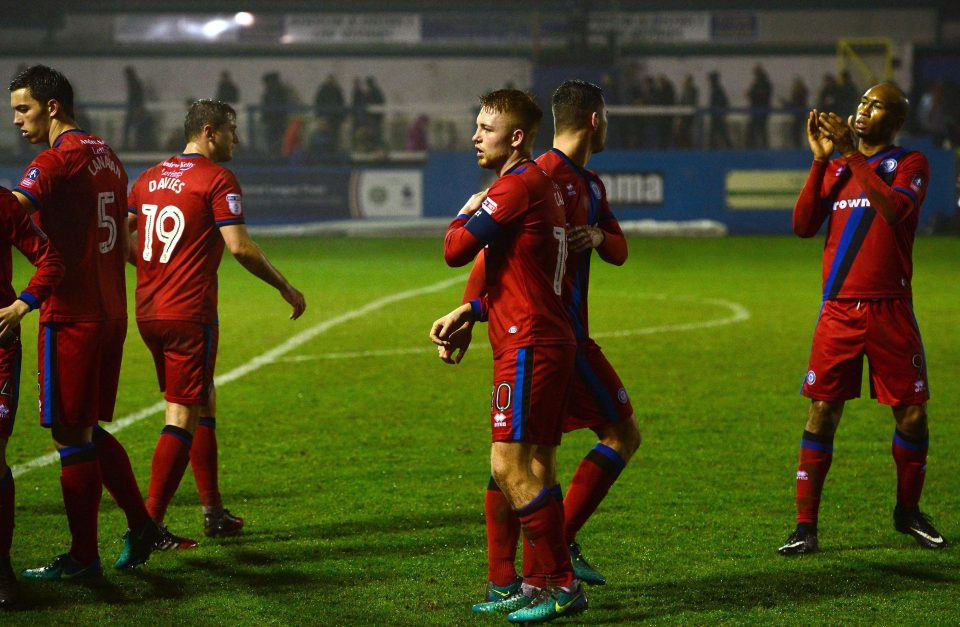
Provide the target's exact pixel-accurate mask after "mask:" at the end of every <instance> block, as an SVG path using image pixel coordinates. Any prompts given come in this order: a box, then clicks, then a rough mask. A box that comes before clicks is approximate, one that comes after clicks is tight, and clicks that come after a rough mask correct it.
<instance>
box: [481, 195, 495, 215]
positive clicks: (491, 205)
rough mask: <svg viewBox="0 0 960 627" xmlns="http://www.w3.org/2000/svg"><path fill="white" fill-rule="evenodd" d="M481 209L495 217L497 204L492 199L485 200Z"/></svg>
mask: <svg viewBox="0 0 960 627" xmlns="http://www.w3.org/2000/svg"><path fill="white" fill-rule="evenodd" d="M480 208H481V209H483V210H484V211H486V212H487V213H489V214H490V215H493V212H494V211H496V210H497V202H496V201H495V200H493V199H492V198H484V199H483V203H482V204H481V205H480Z"/></svg>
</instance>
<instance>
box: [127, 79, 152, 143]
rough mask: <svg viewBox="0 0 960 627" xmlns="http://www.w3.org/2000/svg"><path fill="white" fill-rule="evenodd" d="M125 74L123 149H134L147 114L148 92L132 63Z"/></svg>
mask: <svg viewBox="0 0 960 627" xmlns="http://www.w3.org/2000/svg"><path fill="white" fill-rule="evenodd" d="M123 74H124V79H125V81H126V84H127V108H126V113H125V114H124V118H123V149H124V150H134V149H135V143H136V142H135V141H134V140H135V139H137V138H139V137H140V134H141V133H142V131H140V130H139V127H140V126H141V125H142V124H143V123H144V118H145V116H146V114H147V107H146V94H145V93H144V89H143V83H142V82H141V81H140V77H139V76H137V70H136V69H134V67H133V66H132V65H128V66H127V67H125V68H124V69H123Z"/></svg>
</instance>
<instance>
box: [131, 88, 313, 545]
mask: <svg viewBox="0 0 960 627" xmlns="http://www.w3.org/2000/svg"><path fill="white" fill-rule="evenodd" d="M184 135H185V137H186V141H187V145H186V148H185V149H184V151H183V153H182V154H180V155H177V156H173V157H170V158H169V159H166V160H164V161H163V162H161V163H159V164H158V165H156V166H154V167H152V168H150V169H149V170H147V171H146V172H144V173H143V174H142V175H140V177H139V178H138V179H137V181H136V183H134V185H133V189H132V190H131V192H130V209H129V210H130V215H129V218H128V222H129V227H130V229H131V230H132V231H135V232H137V233H138V242H137V245H135V246H133V249H134V250H133V256H134V257H135V259H136V261H135V263H136V266H137V327H138V328H139V330H140V335H141V336H142V337H143V340H144V342H146V344H147V347H148V348H149V349H150V352H151V353H152V355H153V360H154V365H155V367H156V370H157V380H158V382H159V384H160V390H161V391H162V392H163V393H164V399H165V400H166V401H167V408H166V419H165V426H164V427H163V430H162V431H161V433H160V439H159V441H158V442H157V447H156V449H155V450H154V455H153V465H152V469H151V473H150V488H149V490H148V496H147V509H148V511H149V512H150V516H151V517H152V518H153V519H154V520H155V521H156V522H157V523H160V524H162V523H163V518H164V515H165V514H166V510H167V506H168V505H169V504H170V500H171V499H172V498H173V495H174V493H176V491H177V487H178V486H179V485H180V481H181V480H182V478H183V474H184V472H185V471H186V467H187V464H188V463H189V464H192V466H193V474H194V477H195V479H196V482H197V488H198V490H199V492H200V501H201V503H202V505H203V513H204V525H203V531H204V534H205V535H207V536H223V535H231V534H235V533H238V532H239V531H240V530H241V528H242V527H243V519H242V518H239V517H237V516H234V515H232V514H231V513H230V512H229V511H228V510H226V509H224V507H223V500H222V498H221V495H220V488H219V482H218V477H217V440H216V418H215V415H216V406H215V392H214V388H213V373H214V366H215V364H216V358H217V343H218V337H219V331H218V325H217V268H218V267H219V266H220V260H221V258H222V257H223V249H224V248H225V247H226V248H229V250H230V252H231V253H232V254H233V255H234V256H235V257H236V258H237V260H238V261H239V262H240V263H241V264H242V265H243V266H244V268H246V269H247V270H248V271H249V272H251V273H252V274H254V275H255V276H257V277H258V278H260V279H262V280H263V281H265V282H266V283H268V284H270V285H272V286H273V287H275V288H277V290H279V292H280V295H281V297H282V298H283V299H284V300H285V301H287V302H288V303H289V304H290V305H291V306H292V307H293V313H292V314H291V315H290V318H291V319H296V318H298V317H300V315H301V314H302V313H303V311H304V308H305V307H306V301H305V300H304V298H303V294H301V293H300V292H299V291H298V290H297V289H296V288H294V287H293V286H292V285H290V283H289V282H288V281H287V280H286V279H285V278H284V277H283V275H282V274H280V272H279V271H277V269H276V268H274V267H273V265H272V264H271V263H270V262H269V260H267V258H266V256H265V255H264V254H263V252H262V251H261V250H260V248H259V247H258V246H257V245H256V244H255V243H254V242H253V240H252V239H250V236H249V235H248V234H247V229H246V226H245V224H244V216H243V201H242V192H241V190H240V185H239V184H238V183H237V180H236V178H235V177H234V176H233V173H232V172H230V171H229V170H227V169H226V168H224V167H222V166H220V165H218V164H219V163H221V162H225V161H229V160H230V159H231V158H232V157H233V148H234V146H235V145H236V144H237V143H238V138H237V116H236V113H235V112H234V110H233V108H231V107H230V105H227V104H225V103H223V102H216V101H212V100H198V101H197V102H195V103H193V104H192V105H191V106H190V109H189V110H188V112H187V116H186V120H185V121H184ZM156 546H157V548H158V549H176V548H181V549H187V548H192V547H195V546H197V543H196V541H194V540H191V539H190V538H185V537H180V536H176V535H174V534H173V533H171V532H170V531H169V530H167V528H166V527H162V536H161V538H160V540H159V541H158V542H157V545H156Z"/></svg>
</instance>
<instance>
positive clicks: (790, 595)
mask: <svg viewBox="0 0 960 627" xmlns="http://www.w3.org/2000/svg"><path fill="white" fill-rule="evenodd" d="M957 584H960V572H957V570H956V566H955V564H954V563H953V562H952V561H950V562H944V563H942V564H925V565H918V564H905V563H904V561H903V560H894V559H891V560H882V561H871V560H865V559H858V560H852V561H850V562H849V563H848V564H845V565H843V566H840V565H833V566H831V567H818V568H815V569H802V570H799V569H798V570H797V571H778V572H770V571H767V572H755V573H748V574H731V575H712V576H709V577H704V578H701V579H678V580H673V581H660V582H658V583H655V584H653V585H650V586H642V587H635V588H632V589H630V590H629V591H628V594H627V595H617V596H619V597H620V598H619V599H611V600H609V601H605V600H604V598H603V595H604V592H603V591H598V590H597V589H593V590H592V592H593V595H591V596H592V597H595V600H594V602H593V603H592V604H591V605H592V607H591V615H592V616H591V618H592V619H596V620H597V621H599V622H603V623H604V624H617V623H619V624H631V623H636V622H638V621H641V620H652V619H661V620H662V619H669V618H672V617H676V616H678V615H682V614H685V613H686V614H689V613H691V612H693V613H706V612H730V613H732V614H734V615H737V614H738V613H742V612H744V611H748V610H751V609H774V608H781V607H795V606H803V605H808V604H816V603H821V602H824V601H828V602H829V601H832V600H840V599H843V598H855V597H858V596H862V595H866V596H871V595H872V596H876V595H884V594H891V595H892V594H903V593H905V592H914V591H916V592H924V593H930V592H934V590H933V588H932V587H931V586H936V585H943V586H951V587H952V586H956V585H957ZM615 590H616V588H613V587H612V588H611V590H610V592H614V591H615ZM588 592H590V590H588ZM611 596H612V595H611ZM626 599H632V601H629V600H626Z"/></svg>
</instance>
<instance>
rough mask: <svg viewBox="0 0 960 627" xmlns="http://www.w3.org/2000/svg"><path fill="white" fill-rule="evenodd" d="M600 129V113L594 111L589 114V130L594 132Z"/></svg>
mask: <svg viewBox="0 0 960 627" xmlns="http://www.w3.org/2000/svg"><path fill="white" fill-rule="evenodd" d="M598 128H600V112H599V111H594V112H593V113H591V114H590V130H591V131H595V130H597V129H598Z"/></svg>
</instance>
